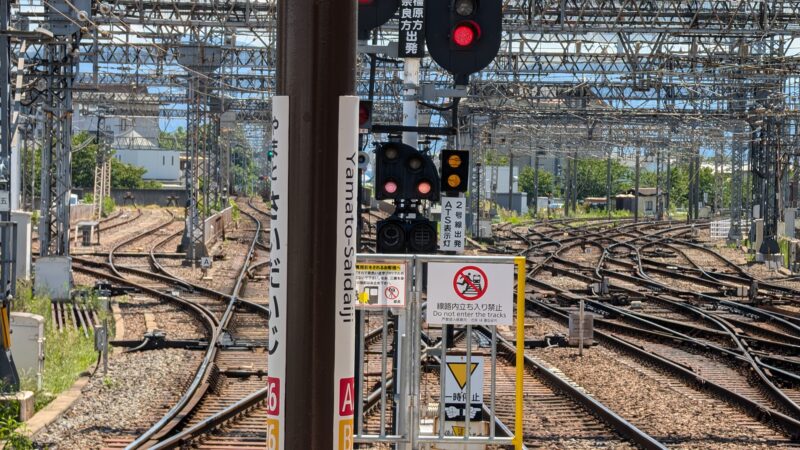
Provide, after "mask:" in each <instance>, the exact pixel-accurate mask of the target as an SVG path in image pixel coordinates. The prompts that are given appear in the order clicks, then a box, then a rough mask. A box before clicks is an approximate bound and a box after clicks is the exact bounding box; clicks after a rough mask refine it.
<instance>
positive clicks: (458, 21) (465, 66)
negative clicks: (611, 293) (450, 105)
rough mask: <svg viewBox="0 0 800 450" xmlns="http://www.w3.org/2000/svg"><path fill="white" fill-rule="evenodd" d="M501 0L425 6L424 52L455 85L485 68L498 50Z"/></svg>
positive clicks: (452, 1) (457, 0) (458, 0)
mask: <svg viewBox="0 0 800 450" xmlns="http://www.w3.org/2000/svg"><path fill="white" fill-rule="evenodd" d="M502 29H503V11H502V0H450V1H445V0H439V1H427V2H425V41H426V42H427V45H428V52H429V53H430V55H431V58H433V60H434V61H436V63H437V64H439V65H440V66H441V67H442V68H443V69H444V70H446V71H448V72H450V73H452V74H453V77H454V78H455V82H456V85H466V84H467V82H468V80H469V76H470V74H473V73H475V72H478V71H479V70H481V69H483V68H484V67H486V66H488V65H489V63H490V62H492V60H493V59H494V57H495V56H497V52H498V51H499V50H500V39H501V34H502Z"/></svg>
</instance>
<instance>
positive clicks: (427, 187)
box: [417, 181, 432, 195]
mask: <svg viewBox="0 0 800 450" xmlns="http://www.w3.org/2000/svg"><path fill="white" fill-rule="evenodd" d="M431 189H432V186H431V184H430V183H429V182H427V181H420V182H419V184H418V185H417V192H419V193H420V194H422V195H428V194H429V193H430V192H431Z"/></svg>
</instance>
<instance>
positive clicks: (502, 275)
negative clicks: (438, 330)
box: [427, 263, 514, 325]
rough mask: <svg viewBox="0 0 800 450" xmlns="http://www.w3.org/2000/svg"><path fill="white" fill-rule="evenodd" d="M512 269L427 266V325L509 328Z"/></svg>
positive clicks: (500, 267) (453, 265)
mask: <svg viewBox="0 0 800 450" xmlns="http://www.w3.org/2000/svg"><path fill="white" fill-rule="evenodd" d="M513 315H514V265H513V264H470V263H462V264H459V263H430V264H429V265H428V307H427V321H428V323H429V324H448V325H511V324H512V323H513Z"/></svg>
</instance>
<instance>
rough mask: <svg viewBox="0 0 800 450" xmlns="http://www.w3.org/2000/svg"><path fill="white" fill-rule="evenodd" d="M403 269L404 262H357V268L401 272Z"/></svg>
mask: <svg viewBox="0 0 800 450" xmlns="http://www.w3.org/2000/svg"><path fill="white" fill-rule="evenodd" d="M403 269H404V267H403V264H356V270H368V271H375V270H379V271H381V272H387V271H388V272H400V271H401V270H403Z"/></svg>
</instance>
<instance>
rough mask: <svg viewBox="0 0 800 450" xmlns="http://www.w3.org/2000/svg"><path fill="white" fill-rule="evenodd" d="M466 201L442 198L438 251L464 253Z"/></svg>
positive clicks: (456, 198) (462, 198)
mask: <svg viewBox="0 0 800 450" xmlns="http://www.w3.org/2000/svg"><path fill="white" fill-rule="evenodd" d="M466 211H467V199H466V198H464V197H442V222H441V223H442V229H441V232H440V233H439V250H442V251H450V252H456V253H464V240H465V239H466V236H467V235H466V228H467V226H466V217H467V215H466Z"/></svg>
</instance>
